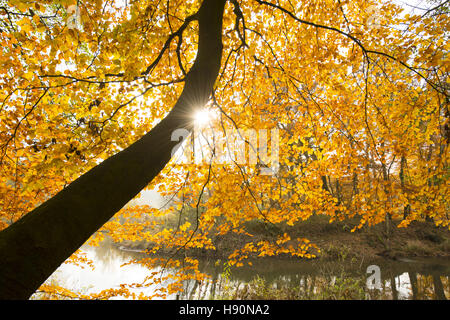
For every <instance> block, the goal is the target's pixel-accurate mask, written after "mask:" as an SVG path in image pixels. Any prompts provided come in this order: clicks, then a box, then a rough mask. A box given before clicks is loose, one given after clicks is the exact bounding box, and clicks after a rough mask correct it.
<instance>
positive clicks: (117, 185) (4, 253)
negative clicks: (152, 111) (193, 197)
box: [0, 0, 226, 299]
mask: <svg viewBox="0 0 450 320" xmlns="http://www.w3.org/2000/svg"><path fill="white" fill-rule="evenodd" d="M225 2H226V0H204V1H203V3H202V5H201V8H200V10H199V12H198V14H197V19H198V23H199V45H198V52H197V58H196V60H195V62H194V64H193V66H192V68H191V70H190V71H189V73H188V74H187V76H186V81H185V86H184V89H183V92H182V93H181V95H180V97H179V99H178V101H177V103H176V104H175V106H174V107H173V109H172V111H171V112H170V113H169V114H168V116H167V117H166V118H164V119H163V120H162V121H161V122H160V123H159V124H158V125H157V126H156V127H154V128H153V129H152V130H151V131H150V132H149V133H147V134H146V135H145V136H143V137H142V138H141V139H140V140H138V141H136V142H135V143H133V144H132V145H131V146H129V147H128V148H126V149H125V150H123V151H121V152H119V153H117V154H116V155H114V156H112V157H110V158H109V159H107V160H105V161H103V162H102V163H101V164H100V165H98V166H96V167H94V168H93V169H92V170H90V171H88V172H87V173H85V174H84V175H82V176H81V177H79V178H78V179H77V180H75V181H74V182H73V183H71V184H70V185H69V186H68V187H67V188H65V189H63V190H62V191H61V192H59V193H58V194H57V195H56V196H54V197H53V198H51V199H50V200H48V201H47V202H45V203H43V204H42V205H40V206H39V207H37V208H36V209H34V210H33V211H31V212H30V213H28V214H27V215H25V216H24V217H23V218H22V219H20V220H19V221H17V222H16V223H14V224H12V225H11V226H10V227H8V228H7V229H5V230H3V231H1V232H0V299H28V298H29V297H30V296H31V295H32V294H33V293H34V292H35V291H36V290H37V289H38V288H39V286H40V285H41V284H42V283H43V282H44V281H45V280H46V279H47V278H48V277H49V276H50V275H51V274H52V273H53V272H54V271H55V270H56V269H57V268H58V267H59V266H60V265H61V263H63V262H64V261H65V260H66V259H67V258H68V257H70V255H72V254H73V253H74V252H75V251H76V250H77V249H78V248H79V247H80V246H81V245H82V244H83V243H84V242H86V240H88V239H89V237H90V236H91V235H92V234H93V233H94V232H96V231H97V230H98V229H99V228H100V227H101V226H102V225H103V224H105V223H106V222H107V221H108V220H109V219H110V218H111V217H112V216H113V215H114V214H115V213H116V212H117V211H119V210H120V209H121V208H122V207H123V206H124V205H125V204H126V203H127V202H128V201H130V200H131V199H132V198H133V197H135V196H136V195H137V194H138V193H139V192H140V191H141V190H142V189H143V188H144V187H145V186H147V185H148V183H150V182H151V181H152V180H153V178H154V177H155V176H156V175H157V174H158V173H159V172H160V171H161V170H162V169H163V168H164V166H165V165H166V164H167V163H168V162H169V160H170V158H171V152H172V149H173V148H174V147H175V146H176V145H177V144H178V143H179V142H178V141H171V134H172V132H173V131H174V130H176V129H177V128H185V129H187V130H189V131H191V130H192V124H191V123H192V118H191V115H192V112H193V110H194V109H195V108H199V107H202V106H203V105H205V104H206V102H207V101H208V99H209V97H210V94H211V92H212V88H213V85H214V82H215V81H216V79H217V75H218V73H219V69H220V64H221V57H222V16H223V11H224V6H225Z"/></svg>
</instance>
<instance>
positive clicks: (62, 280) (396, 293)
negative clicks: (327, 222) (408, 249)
mask: <svg viewBox="0 0 450 320" xmlns="http://www.w3.org/2000/svg"><path fill="white" fill-rule="evenodd" d="M82 250H83V252H85V253H86V255H87V258H89V259H91V260H92V261H94V266H95V268H94V270H92V269H91V268H89V267H85V268H84V269H83V268H81V267H78V266H74V265H72V264H63V265H62V266H61V267H60V268H59V269H58V270H57V271H56V272H55V273H54V274H53V275H52V277H50V279H48V280H47V282H48V283H52V282H57V283H58V285H61V286H63V287H65V288H67V289H70V290H73V291H77V292H81V293H83V294H91V293H96V292H99V291H101V290H103V289H108V288H114V287H118V286H119V285H120V284H123V283H139V282H143V280H144V279H145V277H146V276H147V275H148V274H149V273H151V272H153V271H161V270H160V269H153V270H149V269H147V268H145V267H143V266H140V265H135V264H129V265H128V264H127V265H124V264H125V263H126V262H128V261H129V260H130V259H138V258H142V257H143V256H144V254H143V253H141V252H138V251H132V250H123V248H122V250H121V249H118V248H116V247H114V246H112V245H111V244H108V243H106V242H104V243H102V244H101V245H100V246H99V247H83V248H82ZM369 265H376V266H379V268H380V269H379V270H380V274H379V275H380V281H381V282H380V287H379V288H373V287H371V286H370V283H369V287H367V285H366V283H367V281H369V280H370V279H369V277H370V276H371V274H370V273H366V271H367V267H368V266H369ZM223 266H224V264H223V262H220V261H217V260H214V261H212V260H203V261H200V264H199V269H200V271H201V272H204V273H207V274H208V275H210V276H211V279H212V281H203V282H200V281H194V280H192V281H186V282H185V283H184V286H183V289H184V290H183V292H182V293H180V294H177V295H176V294H172V295H169V296H168V299H214V298H227V299H248V298H260V299H265V298H266V297H267V296H269V298H275V299H277V298H287V299H296V298H302V299H321V298H325V299H417V300H422V299H440V300H443V299H449V298H450V260H449V259H417V260H416V259H414V260H408V259H405V260H402V261H391V260H380V261H371V262H370V263H369V262H367V261H366V262H365V261H353V262H351V263H346V264H343V263H337V262H323V261H318V260H317V261H316V260H313V261H302V260H300V261H294V260H283V259H261V260H256V261H253V265H252V267H241V268H233V269H231V272H230V273H228V274H224V268H223ZM165 285H167V282H163V283H162V284H160V285H158V286H157V285H153V286H150V287H145V288H136V289H132V290H133V292H135V293H141V292H142V293H143V294H145V295H151V294H152V293H154V292H155V290H157V289H158V288H159V287H160V286H165ZM252 290H253V291H252ZM255 290H256V291H255ZM259 291H261V292H262V291H264V293H265V296H258V294H259V293H260V292H259ZM258 292H259V293H258ZM281 293H283V295H284V296H283V295H281ZM271 295H273V296H271ZM119 298H121V297H119Z"/></svg>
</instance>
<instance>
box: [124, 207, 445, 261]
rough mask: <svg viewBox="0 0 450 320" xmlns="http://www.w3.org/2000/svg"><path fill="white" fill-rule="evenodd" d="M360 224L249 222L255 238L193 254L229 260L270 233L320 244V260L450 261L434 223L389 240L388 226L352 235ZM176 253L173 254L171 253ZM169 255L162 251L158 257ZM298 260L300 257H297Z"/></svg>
mask: <svg viewBox="0 0 450 320" xmlns="http://www.w3.org/2000/svg"><path fill="white" fill-rule="evenodd" d="M358 223H359V221H358V220H357V219H353V220H346V221H336V222H333V223H329V222H328V219H327V217H323V216H314V217H311V218H310V219H308V220H306V221H301V222H298V223H297V224H295V225H294V226H292V227H289V226H276V227H274V226H272V225H268V224H265V223H263V222H260V221H254V222H251V223H248V224H247V226H246V229H247V231H248V232H249V233H250V234H252V235H253V237H249V236H247V235H243V234H234V233H231V234H227V235H225V236H221V237H217V238H216V239H214V245H215V247H216V250H202V249H191V250H189V252H188V253H189V255H192V256H196V257H202V258H206V257H207V258H213V259H226V258H227V257H228V255H229V254H231V253H232V252H233V251H234V250H235V249H236V248H239V247H241V246H242V244H243V243H246V242H248V241H259V240H262V239H267V235H268V234H270V235H272V236H273V237H276V236H277V235H279V234H283V233H284V232H289V234H290V235H291V238H296V237H301V238H307V239H309V240H310V241H311V242H312V243H314V244H316V245H317V247H318V248H319V249H320V252H318V251H315V250H314V251H313V252H312V253H314V254H315V255H316V256H317V259H320V260H326V261H333V260H337V259H342V258H345V259H347V258H350V259H351V258H356V259H358V260H360V259H367V260H376V259H379V258H388V259H392V260H396V259H400V258H414V257H441V258H450V231H449V230H448V229H445V228H441V227H436V226H434V225H433V223H431V222H419V221H414V222H412V223H411V225H410V226H409V227H407V228H397V227H396V225H397V224H396V222H395V221H394V222H393V225H392V228H391V229H390V235H389V237H387V236H386V231H385V225H384V224H379V225H376V226H373V227H368V226H365V227H363V228H362V229H359V230H356V231H355V232H351V231H350V230H352V229H353V227H355V226H356V225H357V224H358ZM120 245H121V246H122V247H125V248H127V249H130V250H145V249H149V248H152V247H153V245H152V244H148V243H132V242H127V243H121V244H120ZM170 252H173V251H170ZM168 253H169V252H168V251H166V250H164V248H162V249H160V251H159V252H158V254H162V255H165V254H168ZM296 259H297V258H296Z"/></svg>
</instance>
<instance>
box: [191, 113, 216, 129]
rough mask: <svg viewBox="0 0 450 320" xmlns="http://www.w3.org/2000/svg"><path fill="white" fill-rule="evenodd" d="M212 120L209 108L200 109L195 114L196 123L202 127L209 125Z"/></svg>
mask: <svg viewBox="0 0 450 320" xmlns="http://www.w3.org/2000/svg"><path fill="white" fill-rule="evenodd" d="M211 120H212V113H211V111H209V110H207V109H202V110H198V111H197V112H196V113H195V116H194V121H195V124H196V125H198V126H200V127H203V126H205V125H207V124H208V123H209V122H211Z"/></svg>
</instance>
